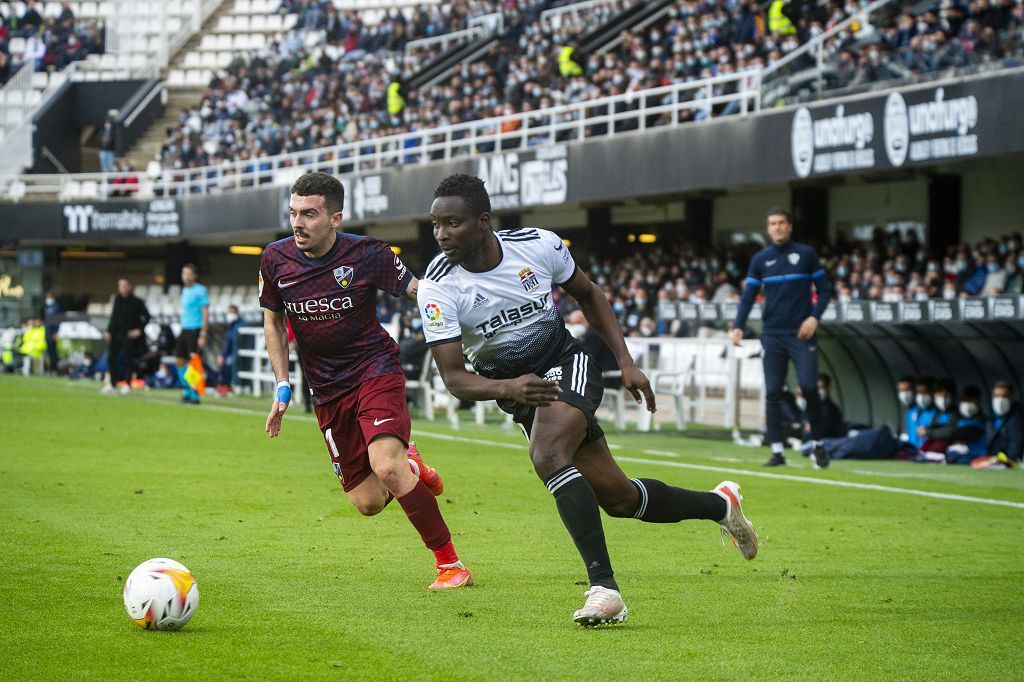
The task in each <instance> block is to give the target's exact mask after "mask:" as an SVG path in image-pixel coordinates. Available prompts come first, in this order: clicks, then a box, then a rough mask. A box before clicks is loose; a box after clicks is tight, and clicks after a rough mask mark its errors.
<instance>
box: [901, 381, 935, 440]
mask: <svg viewBox="0 0 1024 682" xmlns="http://www.w3.org/2000/svg"><path fill="white" fill-rule="evenodd" d="M932 386H933V382H932V380H931V379H929V378H927V377H921V378H920V379H918V380H917V385H916V386H915V387H914V404H913V406H911V408H910V409H909V410H907V415H906V422H905V423H906V426H907V442H908V443H909V444H910V445H913V446H914V447H915V448H920V447H921V444H922V443H924V435H923V433H922V432H921V428H922V427H925V428H927V427H929V426H931V425H932V422H933V420H934V419H935V414H936V411H935V404H934V399H933V398H932Z"/></svg>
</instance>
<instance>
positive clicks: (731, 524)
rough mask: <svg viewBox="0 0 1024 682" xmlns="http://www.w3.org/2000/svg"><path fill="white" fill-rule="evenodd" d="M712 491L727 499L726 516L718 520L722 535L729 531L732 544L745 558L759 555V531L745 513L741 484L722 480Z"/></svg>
mask: <svg viewBox="0 0 1024 682" xmlns="http://www.w3.org/2000/svg"><path fill="white" fill-rule="evenodd" d="M711 492H713V493H716V494H717V495H718V496H719V497H721V498H722V499H723V500H725V506H726V511H725V518H724V519H722V520H721V521H719V522H718V523H719V525H720V526H721V527H722V535H723V536H724V535H725V534H727V533H728V535H729V537H730V538H732V544H733V545H734V546H735V547H736V548H737V549H739V550H740V554H742V555H743V558H744V559H753V558H754V557H755V556H757V533H755V532H754V527H753V526H751V525H750V521H748V520H747V517H746V516H744V515H743V508H742V506H741V505H742V503H743V496H742V495H740V487H739V485H738V484H736V483H733V482H732V481H722V482H721V483H719V484H718V485H716V486H715V489H714V490H712V491H711Z"/></svg>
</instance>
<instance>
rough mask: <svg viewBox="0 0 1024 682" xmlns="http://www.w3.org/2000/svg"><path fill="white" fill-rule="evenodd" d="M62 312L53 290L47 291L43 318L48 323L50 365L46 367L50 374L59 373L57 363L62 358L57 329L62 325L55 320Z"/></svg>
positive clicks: (48, 361)
mask: <svg viewBox="0 0 1024 682" xmlns="http://www.w3.org/2000/svg"><path fill="white" fill-rule="evenodd" d="M60 313H61V309H60V304H59V303H57V299H56V297H54V295H53V292H52V291H47V292H46V299H45V301H44V302H43V314H42V319H43V322H44V323H45V324H46V359H47V364H48V365H49V366H48V367H47V368H46V369H47V372H49V373H50V374H57V363H58V362H59V360H60V358H59V357H58V355H57V329H58V328H59V327H60V323H55V322H53V320H54V318H56V316H57V315H59V314H60Z"/></svg>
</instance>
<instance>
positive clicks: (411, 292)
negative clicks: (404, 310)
mask: <svg viewBox="0 0 1024 682" xmlns="http://www.w3.org/2000/svg"><path fill="white" fill-rule="evenodd" d="M419 292H420V281H419V280H418V279H416V277H415V276H413V277H412V278H411V279H410V280H409V285H408V286H406V287H405V291H403V292H402V295H403V296H405V297H406V298H407V299H409V300H410V301H412V302H413V303H416V295H417V294H419Z"/></svg>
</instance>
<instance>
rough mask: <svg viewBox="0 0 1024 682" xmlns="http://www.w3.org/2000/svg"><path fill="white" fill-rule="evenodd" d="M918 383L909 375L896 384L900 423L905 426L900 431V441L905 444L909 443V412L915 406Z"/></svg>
mask: <svg viewBox="0 0 1024 682" xmlns="http://www.w3.org/2000/svg"><path fill="white" fill-rule="evenodd" d="M916 383H917V381H916V380H915V379H914V377H912V376H909V375H904V376H902V377H900V379H899V381H897V382H896V399H897V401H898V402H899V409H900V419H899V423H900V424H902V425H903V428H902V429H901V431H900V440H901V441H904V442H906V441H907V427H906V424H907V412H908V411H909V410H910V408H911V407H913V406H914V385H915V384H916Z"/></svg>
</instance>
